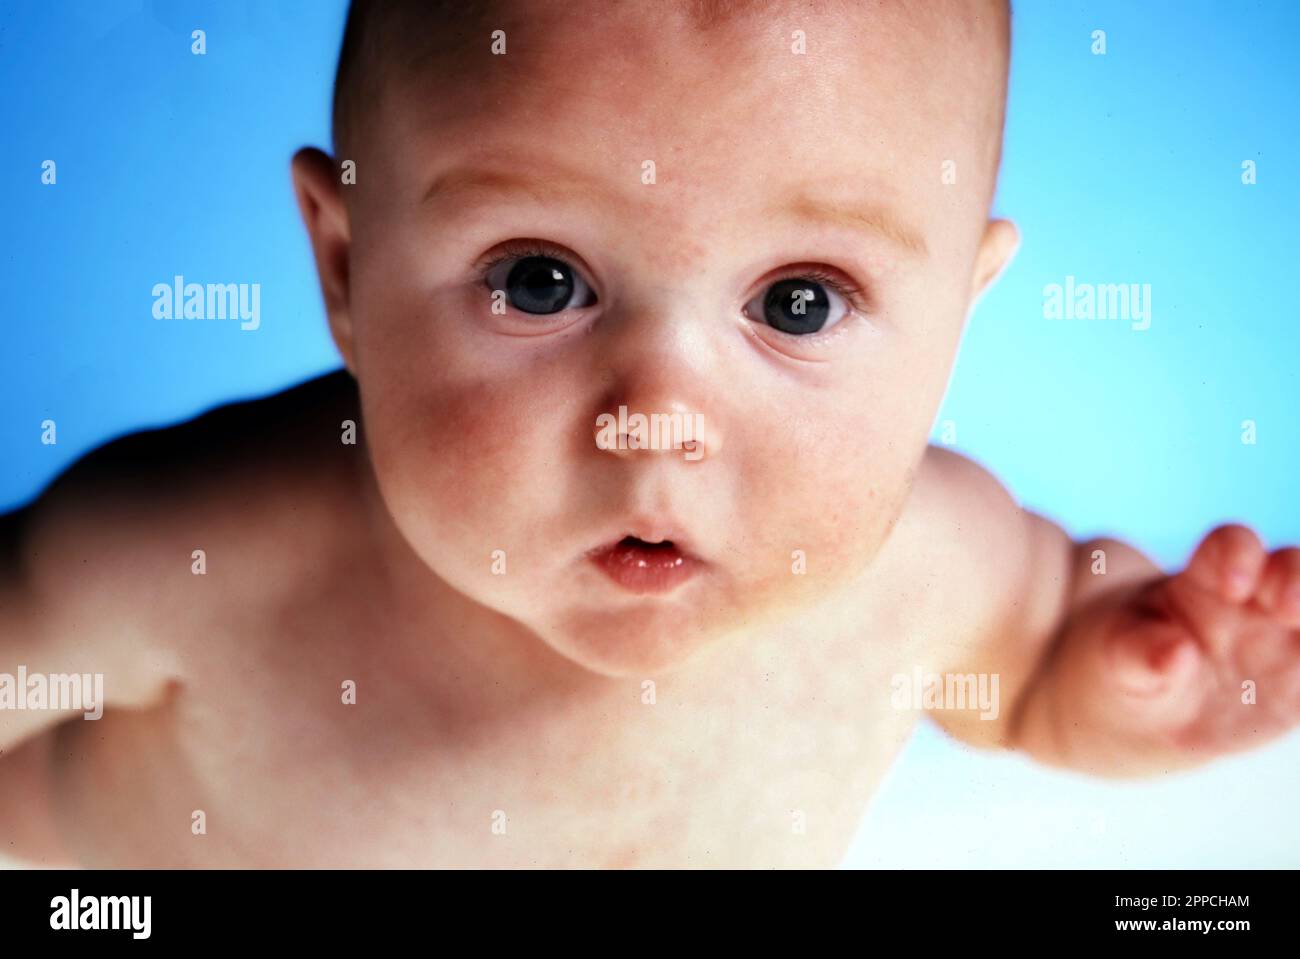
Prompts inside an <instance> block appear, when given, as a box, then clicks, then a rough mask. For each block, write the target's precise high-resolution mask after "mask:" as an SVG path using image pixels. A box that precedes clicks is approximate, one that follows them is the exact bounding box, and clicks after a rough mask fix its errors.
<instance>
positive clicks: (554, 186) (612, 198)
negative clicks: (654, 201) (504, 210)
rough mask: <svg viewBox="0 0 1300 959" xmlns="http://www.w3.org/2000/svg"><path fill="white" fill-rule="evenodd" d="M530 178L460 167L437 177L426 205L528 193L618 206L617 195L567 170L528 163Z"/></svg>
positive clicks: (577, 173)
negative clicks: (495, 195)
mask: <svg viewBox="0 0 1300 959" xmlns="http://www.w3.org/2000/svg"><path fill="white" fill-rule="evenodd" d="M526 162H527V166H528V167H529V170H530V173H529V175H524V174H520V173H515V172H513V171H510V170H495V169H490V168H481V167H457V168H455V169H452V170H448V171H447V172H446V173H443V174H441V175H440V176H438V177H437V178H436V179H435V180H434V181H433V183H431V184H430V185H429V188H428V190H426V191H425V193H424V200H423V202H424V203H430V202H434V201H437V202H444V201H450V200H453V199H460V198H461V197H464V196H473V195H474V194H499V193H525V194H528V195H529V196H531V197H532V198H533V199H537V200H545V201H548V202H556V201H559V202H563V201H564V200H566V199H571V200H582V201H586V202H587V203H595V202H600V203H616V202H618V199H617V194H615V193H614V192H613V191H612V190H610V189H609V188H608V187H607V186H605V185H604V184H602V183H600V182H599V181H597V180H592V179H590V178H587V177H584V176H582V175H581V174H580V173H579V172H578V171H576V170H570V169H566V168H564V167H547V166H539V165H538V164H537V161H535V160H528V161H526Z"/></svg>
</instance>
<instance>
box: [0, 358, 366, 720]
mask: <svg viewBox="0 0 1300 959" xmlns="http://www.w3.org/2000/svg"><path fill="white" fill-rule="evenodd" d="M356 416H357V414H356V390H355V384H354V381H353V380H352V379H351V377H350V376H348V375H347V374H346V373H344V372H342V371H340V372H339V373H334V374H328V375H326V376H323V377H319V378H316V379H314V380H310V381H308V382H306V383H303V384H301V385H299V386H296V387H293V388H291V389H288V390H285V391H283V392H280V393H277V394H275V395H272V396H269V397H265V398H261V399H255V400H250V401H245V402H239V403H233V404H229V405H225V406H221V407H218V408H216V409H213V410H210V411H208V412H206V413H204V414H202V415H200V416H198V417H196V418H194V419H192V420H190V421H188V422H185V423H181V424H179V425H175V426H169V427H164V428H160V429H153V430H148V431H145V432H140V433H134V434H131V435H129V436H125V437H122V438H119V439H117V440H114V441H112V442H110V443H108V444H106V445H104V446H102V447H100V448H98V449H96V450H94V451H93V452H91V453H89V454H87V455H86V456H84V457H82V458H81V459H80V460H78V461H77V462H76V463H75V464H74V465H73V466H72V467H70V468H69V469H68V470H66V471H65V472H64V473H63V474H62V475H60V476H59V477H58V478H57V479H56V480H55V481H54V482H53V483H52V484H51V485H50V486H49V487H48V488H47V489H46V490H45V491H44V492H43V493H42V494H41V495H40V496H39V497H38V498H37V499H36V500H35V501H34V502H33V503H31V504H30V505H29V506H27V507H25V508H24V509H22V510H19V511H16V512H14V513H10V514H8V515H6V516H3V517H0V617H3V618H4V619H5V621H6V628H5V629H3V630H0V633H4V634H6V635H7V636H8V637H9V638H8V639H7V640H5V641H4V642H3V646H4V647H5V648H3V649H0V653H3V658H4V660H5V661H9V660H15V661H17V660H18V659H24V658H26V659H27V660H31V661H39V660H41V659H42V658H48V655H47V656H42V655H41V654H42V652H45V653H46V654H51V653H54V652H57V654H58V658H60V659H62V660H63V661H67V660H68V659H70V658H71V659H75V660H76V661H77V662H76V663H75V664H70V668H76V669H78V670H89V671H97V672H98V671H103V672H105V673H106V674H107V673H110V672H111V674H112V675H113V676H114V677H115V679H114V682H113V684H112V686H113V692H114V694H115V695H114V696H113V697H111V698H110V701H111V700H112V699H114V698H115V699H116V700H117V701H118V702H119V703H128V704H130V703H136V702H146V701H150V700H151V699H153V698H154V696H155V695H156V694H157V692H158V690H159V687H160V685H162V684H165V683H166V681H167V680H168V678H169V673H171V672H173V671H174V669H175V663H174V657H173V656H172V655H171V653H172V652H173V649H172V644H173V643H174V642H175V640H176V637H177V636H179V635H181V634H183V633H184V632H185V631H186V630H187V629H189V628H191V627H195V626H200V625H201V623H202V622H204V621H205V620H207V619H208V618H210V617H212V616H214V615H217V614H218V613H220V614H221V615H222V616H224V617H226V618H227V619H235V618H238V617H239V616H240V615H248V616H256V615H257V614H258V611H259V604H258V597H259V596H262V595H264V594H267V593H268V592H273V591H274V590H275V588H276V587H277V586H283V585H284V582H283V580H284V578H286V577H293V576H295V575H296V570H295V567H294V565H293V564H292V563H291V562H285V557H286V556H289V557H292V556H294V555H299V556H319V555H320V553H321V529H320V527H321V524H322V523H325V522H326V521H327V520H326V517H327V516H328V515H329V514H330V513H331V509H330V506H329V505H328V503H327V502H326V500H327V499H328V498H329V497H331V496H337V495H340V494H341V490H343V489H344V488H345V487H346V485H347V483H348V481H349V477H350V476H351V475H353V473H354V466H350V465H349V464H354V463H355V457H356V456H357V455H358V453H357V452H356V450H357V447H347V446H345V445H344V444H343V443H342V442H340V438H341V426H340V424H341V422H342V421H343V420H345V419H347V418H349V417H351V418H353V419H355V418H356ZM295 547H301V548H300V549H299V551H298V552H296V553H295V552H294V548H295ZM73 651H75V654H73Z"/></svg>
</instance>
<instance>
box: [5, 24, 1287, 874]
mask: <svg viewBox="0 0 1300 959" xmlns="http://www.w3.org/2000/svg"><path fill="white" fill-rule="evenodd" d="M343 16H344V4H343V3H342V2H341V0H328V2H326V0H264V2H254V0H222V2H219V3H218V2H216V0H166V2H161V0H80V2H70V0H61V2H54V3H50V2H40V0H3V2H0V88H2V89H3V90H4V91H5V95H4V97H3V98H0V130H3V131H4V132H3V139H4V147H3V149H2V150H0V211H2V212H3V219H4V225H5V229H4V230H3V231H0V257H2V260H0V262H2V263H3V299H0V304H2V305H3V324H4V327H3V329H4V338H3V348H2V350H0V357H2V358H0V374H3V375H0V410H2V411H3V412H2V413H0V462H2V463H3V468H2V469H0V510H3V509H5V508H9V507H12V506H16V505H19V504H21V503H23V502H26V501H27V500H29V499H31V498H32V497H33V496H35V495H36V494H37V493H38V492H39V490H40V489H41V488H43V487H44V486H45V484H46V483H48V482H49V481H50V480H51V479H52V478H53V477H54V476H55V475H57V474H58V473H59V472H60V471H61V470H62V469H63V468H65V467H66V466H67V465H68V464H69V463H70V462H72V461H73V460H74V459H76V458H77V457H78V456H80V455H81V454H83V453H84V452H86V451H87V450H89V449H92V448H93V447H95V446H97V445H99V444H100V443H102V442H103V441H104V440H106V439H107V438H109V437H112V436H115V435H118V434H121V433H124V432H130V431H132V430H136V429H139V428H143V427H147V426H154V425H160V424H165V423H170V422H175V421H177V420H181V419H185V418H188V417H190V416H192V415H194V414H196V413H197V412H199V411H201V410H203V409H205V408H207V407H209V406H212V405H214V404H217V403H219V402H223V401H226V400H229V399H233V398H242V397H247V396H251V395H257V394H263V393H268V392H274V391H276V390H278V389H280V388H283V387H284V386H286V385H289V384H291V383H293V382H296V381H298V380H301V379H304V378H306V377H308V376H311V375H314V374H317V373H320V372H323V371H325V370H328V369H332V368H335V367H337V366H338V365H339V363H338V358H337V355H336V354H335V352H334V349H333V346H332V345H331V343H330V341H329V339H328V336H327V334H326V329H325V322H324V318H323V312H322V309H321V306H320V295H319V291H318V287H317V283H316V278H315V274H314V268H313V265H312V262H311V259H310V253H309V249H308V246H307V243H306V239H305V236H304V233H303V230H302V227H301V225H300V223H299V220H298V216H297V211H296V208H295V205H294V201H293V196H292V193H291V191H290V188H289V177H288V169H289V158H290V156H291V155H292V153H293V151H294V150H295V149H296V148H297V147H299V146H301V145H303V144H306V143H315V144H319V145H328V143H329V109H328V108H329V97H330V88H331V84H332V79H333V69H334V62H335V56H336V53H337V49H338V42H339V39H340V36H341V31H342V23H343ZM195 28H202V29H204V30H206V32H207V54H206V55H205V56H202V57H199V56H194V55H193V54H192V53H191V52H190V44H191V40H190V31H191V30H193V29H195ZM1095 29H1103V30H1105V31H1106V35H1107V36H1106V40H1107V52H1106V54H1105V55H1104V56H1095V55H1093V54H1092V52H1091V50H1090V47H1091V44H1092V39H1091V33H1092V31H1093V30H1095ZM1298 40H1300V4H1296V3H1294V2H1289V0H1278V2H1261V3H1254V4H1238V3H1231V4H1229V3H1226V2H1224V3H1210V2H1200V3H1193V2H1149V3H1142V4H1132V3H1127V2H1124V3H1090V4H1072V3H1063V2H1050V3H1049V2H1044V0H1039V2H1031V0H1021V2H1020V3H1019V4H1017V8H1016V11H1015V20H1014V40H1013V43H1014V53H1013V63H1012V81H1011V96H1010V105H1009V115H1008V120H1007V134H1006V146H1005V152H1004V158H1003V169H1002V178H1001V183H1000V188H999V193H998V198H997V202H996V205H995V212H997V213H998V214H1000V215H1003V216H1008V217H1010V218H1012V219H1014V220H1015V221H1016V222H1017V223H1018V224H1019V226H1020V229H1021V231H1022V233H1023V237H1024V243H1023V246H1022V248H1021V251H1020V253H1019V255H1018V257H1017V259H1016V261H1015V262H1014V263H1013V264H1012V265H1011V267H1010V268H1009V269H1008V271H1007V272H1006V273H1005V274H1004V276H1003V277H1002V279H1001V281H1000V283H999V284H998V285H997V286H996V287H995V288H994V289H993V290H992V291H991V292H990V293H989V294H988V295H987V296H986V297H985V298H984V299H983V300H982V301H981V303H980V304H979V307H978V308H977V310H976V311H975V314H974V316H973V318H972V322H971V326H970V328H969V330H968V333H967V336H966V339H965V341H964V343H963V346H962V350H961V353H960V355H959V358H958V362H957V367H956V372H955V374H954V378H953V381H952V384H951V387H950V390H949V393H948V396H947V398H946V401H945V403H944V406H943V409H942V410H941V412H940V413H939V416H938V417H937V419H936V424H937V425H936V434H935V435H936V439H937V438H938V436H939V427H938V424H941V423H943V422H944V421H951V422H952V423H953V424H954V425H955V427H956V434H957V442H956V444H955V445H956V447H957V448H959V449H961V450H962V451H964V452H966V453H967V454H968V455H970V456H972V457H974V458H975V459H977V460H979V461H981V462H982V463H984V464H985V465H987V466H988V467H989V468H991V469H992V470H993V471H994V472H995V473H996V474H997V475H998V476H999V477H1001V478H1002V479H1003V481H1004V482H1006V483H1007V485H1008V486H1009V487H1010V488H1011V489H1012V490H1013V491H1014V492H1015V493H1016V494H1017V495H1018V496H1019V497H1020V498H1021V500H1022V501H1023V502H1024V503H1025V505H1027V506H1029V507H1031V508H1033V509H1037V510H1039V511H1041V512H1044V513H1046V514H1047V515H1049V516H1051V517H1053V518H1054V519H1056V520H1057V521H1058V522H1060V523H1062V524H1063V525H1064V526H1065V527H1066V528H1067V529H1068V530H1070V531H1071V532H1072V533H1074V534H1075V535H1077V536H1088V535H1093V534H1101V533H1108V534H1113V535H1118V536H1121V537H1123V538H1126V539H1128V540H1129V541H1131V542H1133V543H1134V544H1135V545H1137V546H1139V547H1140V548H1143V549H1145V550H1146V551H1148V552H1149V553H1151V554H1152V555H1153V556H1154V557H1155V558H1156V559H1157V560H1158V561H1159V562H1161V563H1162V564H1164V565H1165V566H1167V567H1171V568H1172V567H1175V566H1177V565H1178V564H1179V563H1181V562H1182V560H1183V559H1184V558H1185V556H1186V554H1187V552H1188V550H1190V549H1191V547H1192V546H1193V545H1194V544H1195V542H1196V541H1197V540H1198V539H1199V538H1200V536H1201V535H1202V534H1203V533H1204V532H1205V531H1206V530H1207V529H1208V528H1209V527H1210V526H1212V525H1214V524H1216V523H1219V522H1223V521H1227V520H1239V521H1244V522H1248V523H1250V524H1251V525H1253V526H1254V527H1255V528H1256V529H1257V530H1259V531H1260V532H1261V534H1262V535H1263V536H1264V537H1265V539H1266V540H1267V541H1268V542H1269V543H1270V544H1271V545H1278V544H1282V543H1286V542H1291V543H1296V542H1300V509H1298V508H1297V499H1298V496H1297V492H1298V491H1300V482H1297V474H1298V469H1297V467H1300V417H1298V416H1297V412H1298V408H1300V402H1298V398H1300V383H1298V382H1297V374H1296V367H1297V364H1298V362H1300V311H1297V307H1296V302H1295V298H1294V297H1295V292H1296V288H1295V283H1296V277H1297V275H1298V273H1297V270H1296V255H1297V252H1298V251H1300V243H1297V241H1296V229H1297V223H1300V173H1298V172H1297V170H1296V157H1297V155H1300V110H1298V109H1297V107H1296V98H1297V93H1298V92H1300V82H1297V81H1298V80H1300V65H1298V62H1297V59H1296V58H1295V56H1294V50H1295V49H1296V46H1297V41H1298ZM46 159H53V160H55V161H56V162H57V164H58V183H57V185H55V186H45V185H42V183H41V163H42V161H43V160H46ZM1243 160H1254V161H1255V162H1256V163H1257V165H1258V170H1257V177H1258V182H1257V184H1255V185H1253V186H1245V185H1243V184H1242V182H1241V164H1242V161H1243ZM177 273H180V274H183V275H184V276H185V277H186V279H187V280H189V281H195V282H201V283H206V282H246V283H254V282H255V283H260V284H261V286H262V324H261V329H259V330H257V331H256V332H245V331H241V330H240V329H239V325H238V323H231V322H227V323H220V322H217V323H184V322H178V323H158V322H155V321H154V320H153V319H152V316H151V312H150V311H151V308H152V304H153V300H152V296H151V294H150V291H151V289H152V287H153V285H154V284H155V283H158V282H170V279H171V277H172V276H174V275H175V274H177ZM1067 275H1073V276H1075V277H1076V278H1077V280H1078V281H1079V282H1093V283H1149V284H1150V285H1151V287H1152V306H1153V319H1152V324H1151V328H1150V329H1149V330H1146V331H1135V330H1132V329H1130V324H1129V323H1125V322H1103V321H1093V322H1087V321H1081V320H1076V321H1057V322H1051V321H1047V320H1044V319H1043V316H1042V308H1043V287H1044V286H1045V285H1046V284H1049V283H1064V282H1065V278H1066V276H1067ZM1288 277H1289V278H1290V279H1288ZM46 418H51V419H54V420H56V421H57V423H58V444H57V445H56V446H45V445H42V444H41V443H40V441H39V440H40V424H41V421H42V420H44V419H46ZM1247 419H1249V420H1254V421H1255V423H1256V424H1257V431H1258V440H1257V443H1256V444H1255V445H1246V444H1243V443H1242V440H1241V434H1242V421H1243V420H1247ZM1297 800H1300V740H1298V739H1297V737H1295V736H1292V737H1290V738H1289V739H1288V740H1287V741H1285V742H1283V743H1282V744H1280V745H1278V746H1275V747H1272V748H1270V749H1267V750H1264V751H1261V752H1257V753H1254V754H1251V755H1249V756H1246V757H1243V758H1240V759H1233V760H1230V761H1226V762H1221V763H1219V764H1216V765H1215V766H1214V767H1212V768H1211V769H1209V770H1206V771H1204V772H1199V773H1195V774H1192V775H1187V776H1182V777H1177V778H1176V779H1173V780H1170V781H1169V782H1162V783H1157V784H1147V785H1115V784H1109V783H1095V782H1091V781H1087V780H1083V779H1081V778H1077V777H1073V776H1070V775H1068V774H1059V773H1053V772H1048V771H1046V770H1041V769H1038V768H1037V767H1033V766H1031V765H1029V764H1027V763H1025V762H1024V761H1023V760H1021V759H1019V758H1018V757H996V758H994V757H989V756H985V755H982V754H977V753H973V752H971V751H969V750H966V749H963V748H961V747H959V746H956V745H955V744H953V743H951V742H949V741H948V740H946V739H944V738H943V737H942V736H940V735H939V734H938V733H936V732H935V731H934V730H933V729H931V728H929V727H922V729H921V731H920V732H919V733H918V735H917V737H916V738H915V740H914V741H913V742H912V743H911V745H910V746H909V748H908V750H907V752H906V753H905V754H904V757H903V759H902V761H901V762H900V763H899V764H898V765H897V766H896V767H895V768H894V770H893V772H892V773H891V776H890V779H889V781H888V782H887V784H886V787H885V789H884V790H883V791H882V792H881V794H880V796H879V797H878V798H877V800H876V802H875V803H874V804H873V807H872V810H871V812H870V814H869V815H868V817H867V820H866V821H865V822H864V823H863V824H862V825H861V828H860V831H859V840H858V843H857V844H856V846H855V850H854V853H853V855H852V856H851V857H850V863H852V864H884V865H901V866H907V865H915V866H922V865H1040V864H1075V865H1121V866H1122V865H1197V864H1208V865H1224V866H1230V865H1260V864H1271V865H1291V866H1296V865H1300V829H1297V827H1296V825H1295V820H1294V809H1295V807H1296V805H1297Z"/></svg>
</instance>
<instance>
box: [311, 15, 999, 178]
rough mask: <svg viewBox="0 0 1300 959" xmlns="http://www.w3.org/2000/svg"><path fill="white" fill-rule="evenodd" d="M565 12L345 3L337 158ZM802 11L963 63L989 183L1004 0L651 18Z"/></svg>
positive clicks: (671, 18)
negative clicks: (399, 89)
mask: <svg viewBox="0 0 1300 959" xmlns="http://www.w3.org/2000/svg"><path fill="white" fill-rule="evenodd" d="M572 8H573V4H572V3H571V2H563V3H557V4H555V5H553V6H552V5H550V4H548V3H546V2H545V0H541V2H538V0H534V2H532V3H530V4H528V5H526V6H520V5H519V4H512V3H510V2H509V0H352V3H351V6H350V8H349V10H348V17H347V24H346V27H345V30H344V36H343V44H342V48H341V50H340V52H339V61H338V70H337V74H336V77H335V83H334V108H333V123H334V147H335V154H336V156H340V157H342V156H352V155H354V154H355V152H356V151H357V149H358V147H359V146H360V143H361V139H362V138H364V137H366V136H367V135H368V132H367V129H368V124H369V123H371V122H372V121H373V119H374V118H375V117H376V116H377V115H378V114H379V112H380V106H381V103H382V101H383V98H384V96H385V94H386V93H387V92H388V91H390V90H391V88H392V87H393V86H396V85H400V84H402V83H403V82H404V81H406V80H408V79H409V78H411V77H413V76H416V75H429V74H430V73H434V74H436V75H439V76H442V77H445V78H446V80H447V85H448V89H447V90H446V92H445V95H447V96H453V97H454V96H455V93H454V91H452V90H451V85H452V84H456V83H469V82H473V71H475V70H476V69H482V68H483V66H484V64H485V63H486V62H487V61H486V60H485V59H484V56H483V55H484V54H486V53H487V52H488V47H489V43H490V36H491V33H492V31H493V30H497V29H502V30H506V31H507V33H508V35H509V37H510V38H511V40H512V42H519V39H520V38H519V36H518V33H519V31H518V30H516V29H511V28H514V27H516V26H517V25H520V24H527V23H528V21H530V20H531V21H534V24H538V23H540V24H541V25H542V28H543V29H545V21H546V20H547V19H548V18H551V17H553V16H556V15H558V14H559V13H560V11H561V10H567V11H571V10H572ZM623 9H626V0H622V2H620V0H604V2H603V3H602V4H601V7H600V10H601V11H610V12H612V13H613V12H619V11H621V10H623ZM801 11H808V12H813V13H818V12H827V11H831V12H835V13H837V14H839V15H840V16H842V17H843V18H844V20H845V21H846V22H848V23H853V24H857V25H858V26H859V27H860V28H861V29H870V30H872V31H879V30H881V29H892V30H895V31H897V34H898V36H899V38H900V40H904V39H906V40H909V41H911V42H916V41H918V40H922V41H924V42H925V44H926V45H927V46H928V47H929V48H930V49H932V50H933V54H932V56H933V57H934V61H933V62H941V61H943V60H949V61H950V60H951V59H952V58H954V57H956V58H959V59H962V60H966V61H969V62H968V63H966V64H965V68H966V73H967V74H968V75H969V76H970V77H971V78H972V82H974V83H976V84H977V85H978V89H979V93H980V97H981V101H980V106H979V107H978V108H977V109H978V111H979V113H980V116H979V118H978V127H979V130H980V140H981V149H980V150H979V152H980V154H981V155H982V157H983V159H984V160H985V162H986V163H987V167H988V169H989V170H990V172H991V175H992V177H993V178H995V177H996V173H997V168H998V165H999V163H1000V160H1001V149H1002V129H1003V122H1004V117H1005V107H1006V93H1007V70H1008V62H1009V58H1010V33H1011V29H1010V21H1011V10H1010V2H1009V0H938V2H936V0H788V2H787V0H778V2H774V0H673V2H670V3H667V4H665V5H664V6H663V7H662V8H658V9H657V10H656V12H657V14H658V15H659V16H661V17H662V18H663V20H664V25H665V28H667V29H676V30H686V31H690V32H693V33H697V34H713V35H723V34H725V33H726V32H727V31H728V30H731V29H734V28H736V26H737V25H738V23H739V22H740V21H744V20H755V19H761V18H764V17H767V18H776V17H783V18H785V19H790V18H792V17H793V18H794V19H795V20H797V15H798V14H799V13H800V12H801ZM719 56H721V55H719ZM927 59H929V58H927ZM953 92H956V91H953ZM990 195H991V184H990Z"/></svg>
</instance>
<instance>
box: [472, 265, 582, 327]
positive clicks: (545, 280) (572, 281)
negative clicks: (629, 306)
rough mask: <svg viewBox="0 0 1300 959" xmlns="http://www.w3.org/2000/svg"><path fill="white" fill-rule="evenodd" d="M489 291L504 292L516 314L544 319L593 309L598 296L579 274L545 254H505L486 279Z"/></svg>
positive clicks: (493, 266) (488, 272) (487, 273)
mask: <svg viewBox="0 0 1300 959" xmlns="http://www.w3.org/2000/svg"><path fill="white" fill-rule="evenodd" d="M484 279H485V281H486V283H487V287H488V289H489V290H493V291H496V290H501V291H502V292H504V293H505V295H506V299H507V300H508V301H509V302H510V305H511V306H513V307H514V308H515V309H516V310H519V311H520V312H522V313H532V314H535V315H544V314H549V313H559V312H560V311H562V310H570V309H577V308H579V307H584V306H591V305H593V304H594V303H595V302H596V294H595V293H594V292H593V291H592V289H591V287H590V286H588V284H587V281H586V280H584V279H583V278H582V275H581V274H580V273H578V271H577V270H575V269H573V267H571V266H569V264H567V263H565V262H564V261H563V260H561V259H559V258H558V257H555V256H551V255H550V254H549V253H545V252H543V251H536V252H526V253H524V254H523V255H520V253H519V252H518V251H515V252H510V253H507V254H505V255H504V256H503V257H501V258H500V259H498V260H496V261H495V262H494V263H493V264H492V265H490V266H489V267H488V269H487V271H486V273H485V275H484Z"/></svg>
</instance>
